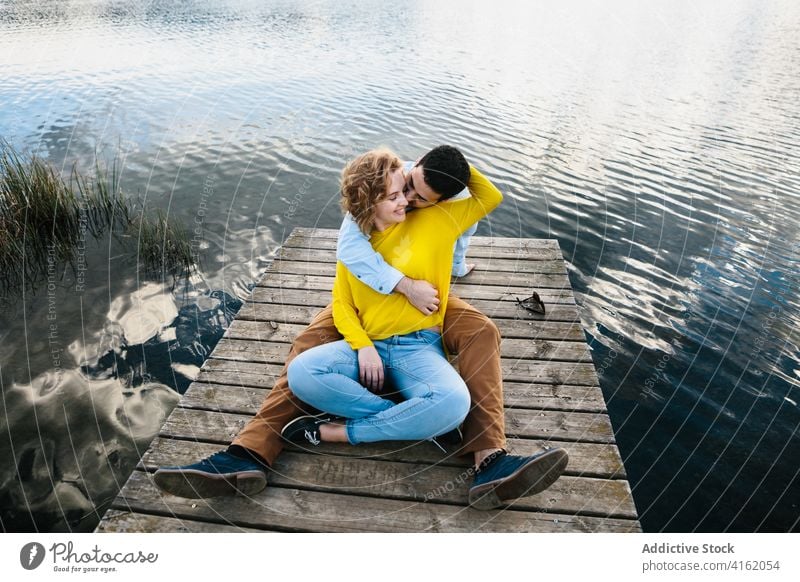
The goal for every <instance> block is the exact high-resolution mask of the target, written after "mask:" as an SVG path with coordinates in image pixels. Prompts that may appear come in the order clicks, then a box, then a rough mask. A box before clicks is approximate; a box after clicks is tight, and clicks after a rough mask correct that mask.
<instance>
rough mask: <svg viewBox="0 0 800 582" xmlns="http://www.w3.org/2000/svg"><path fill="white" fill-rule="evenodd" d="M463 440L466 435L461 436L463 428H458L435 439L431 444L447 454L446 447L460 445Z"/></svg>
mask: <svg viewBox="0 0 800 582" xmlns="http://www.w3.org/2000/svg"><path fill="white" fill-rule="evenodd" d="M463 440H464V435H463V434H461V427H460V426H457V427H456V428H454V429H453V430H451V431H449V432H446V433H444V434H440V435H439V436H435V437H433V438H432V439H431V442H432V443H433V444H435V445H436V446H437V447H439V448H440V449H441V450H442V452H443V453H446V452H447V449H445V446H450V447H454V446H456V445H460V444H461V441H463Z"/></svg>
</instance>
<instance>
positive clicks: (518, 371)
mask: <svg viewBox="0 0 800 582" xmlns="http://www.w3.org/2000/svg"><path fill="white" fill-rule="evenodd" d="M286 350H287V353H288V350H289V346H288V345H287V346H286ZM282 363H283V359H282V358H278V361H275V362H273V363H272V364H265V363H260V362H247V361H242V360H231V359H225V358H217V357H216V353H212V354H211V357H210V358H209V359H208V360H206V361H205V363H204V364H203V368H202V370H201V374H202V373H203V372H204V371H210V370H215V371H225V372H233V373H234V374H242V375H252V374H270V373H274V367H273V366H274V365H275V364H282ZM500 366H501V369H502V372H503V380H504V381H509V382H534V383H539V384H575V385H578V386H597V385H598V381H597V374H596V372H595V370H594V366H593V365H592V364H589V363H576V362H539V361H536V360H517V359H506V358H502V359H501V360H500ZM278 373H280V371H279V372H278ZM243 377H244V376H243ZM225 383H226V384H228V383H230V382H225ZM238 383H239V382H238V381H236V382H233V384H238ZM248 385H250V386H262V387H264V388H269V386H268V385H266V384H265V383H264V382H263V381H262V382H261V383H256V384H248Z"/></svg>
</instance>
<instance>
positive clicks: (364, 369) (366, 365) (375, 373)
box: [358, 346, 383, 393]
mask: <svg viewBox="0 0 800 582" xmlns="http://www.w3.org/2000/svg"><path fill="white" fill-rule="evenodd" d="M358 380H359V382H361V385H362V386H364V387H366V388H367V390H369V391H370V392H376V393H377V392H380V391H381V390H383V360H381V357H380V355H379V354H378V350H376V349H375V346H367V347H365V348H361V349H360V350H358Z"/></svg>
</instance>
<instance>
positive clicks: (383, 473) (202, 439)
mask: <svg viewBox="0 0 800 582" xmlns="http://www.w3.org/2000/svg"><path fill="white" fill-rule="evenodd" d="M336 236H337V231H335V230H329V229H310V228H296V229H295V230H294V231H293V232H292V234H291V235H290V236H289V238H288V239H287V240H286V242H285V243H284V244H283V246H282V247H281V249H280V250H279V252H278V254H277V256H276V258H275V260H274V262H273V264H272V265H271V267H270V269H269V270H268V272H267V273H266V274H265V275H264V277H263V278H262V280H261V281H260V282H259V283H258V286H257V287H256V288H255V289H254V290H253V294H252V297H251V298H250V300H249V301H248V302H247V303H246V304H245V305H244V306H243V307H242V309H241V310H240V312H239V313H238V315H237V317H236V319H235V321H234V322H233V323H232V324H231V326H230V328H229V329H228V330H227V332H226V333H225V336H224V338H223V339H222V340H220V342H219V344H218V345H217V346H216V348H215V349H214V351H213V353H212V354H211V356H210V357H209V359H208V360H207V361H206V363H205V364H204V365H203V368H202V370H201V372H200V375H199V376H198V378H197V380H196V381H195V382H194V383H193V384H192V385H191V386H190V387H189V389H188V391H187V392H186V394H185V395H184V396H183V398H182V399H181V401H180V403H179V404H178V406H177V408H175V409H174V410H173V411H172V413H171V414H170V416H169V418H168V419H167V421H166V423H165V424H164V426H163V427H162V428H161V431H160V433H159V435H158V436H157V437H156V438H155V440H154V441H153V442H152V444H151V445H150V448H149V449H148V450H147V452H146V453H145V454H144V455H143V457H142V460H141V462H140V463H139V465H138V467H137V468H136V470H135V471H134V472H133V474H132V475H131V476H130V478H129V479H128V482H127V483H126V484H125V486H124V487H123V488H122V490H121V491H120V493H119V495H118V497H117V498H116V500H115V501H114V502H113V504H112V506H111V508H110V509H109V510H108V511H107V512H106V514H105V516H104V517H103V519H102V520H101V522H100V524H99V525H98V527H97V529H96V531H98V532H176V531H187V532H242V531H279V532H638V531H641V527H640V525H639V521H638V516H637V513H636V507H635V505H634V502H633V498H632V496H631V490H630V486H629V485H628V481H627V479H626V474H625V468H624V466H623V464H622V460H621V457H620V454H619V451H618V449H617V446H616V444H615V440H614V431H613V429H612V426H611V422H610V420H609V417H608V414H607V411H606V405H605V401H604V399H603V394H602V392H601V390H600V386H599V384H598V379H597V374H596V372H595V368H594V365H593V364H592V358H591V355H590V352H589V348H588V346H587V344H586V338H585V335H584V332H583V329H582V328H581V324H580V318H579V315H578V311H577V308H576V305H575V299H574V297H573V294H572V289H571V287H570V284H569V279H568V278H567V273H566V268H565V264H564V260H563V257H562V255H561V251H560V249H559V246H558V242H557V241H555V240H539V239H518V238H497V237H474V238H473V239H472V244H471V246H470V251H469V254H468V257H469V258H470V260H471V262H475V263H477V265H478V266H477V268H476V270H475V271H474V272H473V273H471V274H470V275H469V276H468V277H466V278H464V279H462V280H459V281H458V282H456V283H455V284H454V285H453V293H455V294H456V295H458V296H459V297H461V298H463V299H465V300H467V301H469V302H470V303H472V304H473V305H474V306H475V307H477V308H478V309H480V310H481V311H483V312H484V313H486V314H487V315H489V316H490V317H491V318H492V319H493V320H494V322H495V323H496V324H497V326H498V328H499V329H500V332H501V334H502V336H503V342H502V368H503V375H504V393H505V405H506V432H507V435H508V438H509V448H510V450H511V452H512V453H515V454H533V453H535V452H537V451H540V450H542V448H543V447H552V446H559V447H562V448H564V449H566V450H567V451H568V452H569V455H570V462H569V466H568V467H567V472H566V473H565V474H564V475H563V476H562V477H561V478H560V479H559V480H558V481H557V482H556V483H555V484H554V485H553V486H552V487H550V488H549V489H547V490H546V491H544V492H542V493H540V494H538V495H535V496H532V497H527V498H524V499H521V500H518V501H517V502H515V503H513V504H512V505H510V506H509V507H508V508H504V509H500V510H494V511H488V512H487V511H478V510H475V509H472V508H470V507H469V506H468V504H467V489H468V486H469V483H470V481H471V479H470V478H469V477H468V476H467V475H466V474H465V471H466V470H467V468H468V467H469V461H468V459H466V458H463V457H460V458H459V457H455V456H453V455H452V454H444V453H443V452H442V451H440V450H439V449H437V448H436V447H435V446H434V445H432V444H431V443H419V444H413V443H403V446H398V443H379V444H374V445H359V446H356V447H353V446H346V445H333V444H323V445H322V447H320V452H319V453H307V452H303V451H301V450H300V449H299V448H296V447H292V446H288V447H287V448H286V450H285V451H284V453H283V454H281V456H280V458H279V459H278V462H277V463H276V464H275V466H274V467H273V468H272V469H273V470H272V471H271V473H270V475H269V485H268V486H267V488H266V489H265V490H264V491H262V492H261V493H259V494H257V495H255V496H253V497H252V498H246V497H218V498H213V499H183V498H179V497H174V496H172V495H168V494H166V493H163V492H162V491H161V490H160V489H158V488H157V487H156V486H155V485H154V484H153V481H152V473H153V472H154V471H155V469H156V468H158V467H159V466H163V465H183V464H187V463H192V462H195V461H197V460H199V459H201V458H203V457H206V456H208V455H209V454H211V453H214V452H216V451H218V450H220V449H222V448H224V447H225V446H227V444H228V443H229V442H230V441H231V440H232V439H233V438H234V436H235V435H236V434H237V433H238V432H239V430H240V429H241V428H242V427H243V426H244V425H245V424H246V423H247V422H248V420H249V419H250V417H251V416H252V415H253V414H254V413H255V412H256V411H257V410H258V408H259V407H260V405H261V402H262V401H263V399H264V396H265V395H266V394H267V392H268V390H269V389H270V388H271V386H272V384H273V382H274V380H275V378H276V377H277V375H279V374H280V372H281V369H282V366H283V362H284V360H285V357H286V354H287V353H288V351H289V345H290V342H291V341H292V338H293V337H294V336H295V334H297V333H298V332H299V331H300V330H302V329H303V328H304V327H305V326H306V325H307V324H308V323H309V322H310V321H311V318H312V317H313V315H314V314H315V313H316V312H317V311H318V310H319V309H321V308H322V307H324V306H325V305H327V304H328V303H329V302H330V291H331V288H332V285H333V276H334V272H335V262H336V256H335V255H336ZM532 290H536V291H538V293H539V295H540V296H541V298H542V300H543V301H544V302H545V304H546V305H547V315H546V316H541V315H536V314H533V313H530V312H528V311H526V310H525V309H523V308H522V307H521V306H520V305H518V303H517V301H516V298H520V299H523V298H525V297H528V296H530V295H531V292H532ZM406 445H407V446H406Z"/></svg>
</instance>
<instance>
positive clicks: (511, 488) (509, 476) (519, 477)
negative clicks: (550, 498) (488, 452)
mask: <svg viewBox="0 0 800 582" xmlns="http://www.w3.org/2000/svg"><path fill="white" fill-rule="evenodd" d="M568 462H569V455H567V451H565V450H564V449H550V450H548V451H544V452H542V453H538V454H536V455H533V456H531V457H519V456H515V455H508V454H506V452H505V451H500V452H498V453H494V454H493V455H492V456H491V457H489V458H488V459H487V460H485V461H484V462H483V463H481V466H480V467H479V468H478V469H477V470H476V471H475V480H474V481H473V483H472V487H470V489H469V504H470V505H471V506H472V507H475V508H476V509H495V508H497V507H500V506H501V505H505V504H506V503H510V502H512V501H514V500H515V499H519V498H520V497H527V496H529V495H535V494H536V493H540V492H542V491H544V490H545V489H547V488H548V487H550V485H552V484H553V483H555V482H556V480H557V479H558V478H559V477H560V476H561V474H562V473H563V472H564V469H566V468H567V463H568Z"/></svg>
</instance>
